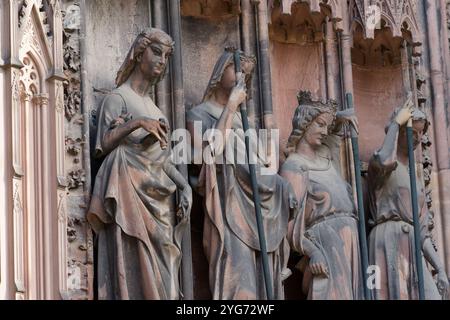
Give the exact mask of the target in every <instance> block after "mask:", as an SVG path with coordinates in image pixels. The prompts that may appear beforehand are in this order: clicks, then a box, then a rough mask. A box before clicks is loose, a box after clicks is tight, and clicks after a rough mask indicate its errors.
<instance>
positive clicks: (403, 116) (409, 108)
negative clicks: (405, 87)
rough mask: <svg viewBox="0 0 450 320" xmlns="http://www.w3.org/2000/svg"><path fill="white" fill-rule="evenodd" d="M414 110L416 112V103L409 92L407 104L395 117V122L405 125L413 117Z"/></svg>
mask: <svg viewBox="0 0 450 320" xmlns="http://www.w3.org/2000/svg"><path fill="white" fill-rule="evenodd" d="M413 112H414V103H413V99H412V95H411V94H409V95H408V99H407V100H406V102H405V104H404V105H403V107H402V108H401V109H400V111H399V112H398V114H397V116H396V117H395V122H397V123H398V125H399V126H403V125H405V124H406V123H407V122H408V121H409V119H411V118H412V114H413Z"/></svg>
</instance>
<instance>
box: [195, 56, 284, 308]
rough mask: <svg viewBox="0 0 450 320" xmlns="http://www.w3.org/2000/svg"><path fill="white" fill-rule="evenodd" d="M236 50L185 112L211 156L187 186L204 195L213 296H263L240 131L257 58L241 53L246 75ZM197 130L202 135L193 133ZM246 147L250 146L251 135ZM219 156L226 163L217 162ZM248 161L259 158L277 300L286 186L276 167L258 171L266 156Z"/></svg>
mask: <svg viewBox="0 0 450 320" xmlns="http://www.w3.org/2000/svg"><path fill="white" fill-rule="evenodd" d="M234 52H235V50H233V49H226V50H225V52H224V53H223V54H222V56H221V57H220V58H219V60H218V61H217V63H216V65H215V67H214V71H213V73H212V76H211V80H210V82H209V84H208V87H207V89H206V93H205V95H204V99H203V102H202V103H201V104H200V105H198V106H196V107H194V108H193V109H192V110H190V111H189V113H188V115H187V126H188V129H189V130H190V132H191V136H192V137H196V136H197V137H198V136H200V137H203V136H206V139H204V140H207V141H205V142H203V143H202V141H201V140H202V139H194V148H195V149H196V150H198V151H199V153H200V154H204V155H205V156H206V157H207V156H208V155H213V156H212V157H213V159H212V160H214V161H208V159H206V158H205V159H204V160H205V161H204V162H203V164H202V165H201V166H199V167H200V168H197V169H199V170H198V172H196V173H193V174H192V179H191V183H192V184H193V186H194V187H195V189H196V190H197V191H199V193H200V194H202V195H203V199H204V203H203V205H204V209H205V218H204V226H203V247H204V252H205V255H206V258H207V259H208V262H209V284H210V289H211V293H212V296H213V299H224V300H232V299H251V300H255V299H266V292H265V285H264V273H263V268H262V259H261V249H260V245H259V240H258V239H259V238H258V231H257V224H256V218H255V207H254V203H253V190H252V185H251V180H250V174H249V168H248V164H247V162H246V161H245V159H246V157H245V152H246V147H245V143H244V141H245V133H244V132H243V130H242V128H243V126H242V119H241V116H240V113H239V105H240V104H241V103H242V102H244V101H245V99H246V88H248V89H250V83H251V81H250V80H251V75H252V73H253V69H254V67H255V63H256V61H255V59H254V58H252V57H249V56H246V55H244V54H241V60H242V69H243V73H242V74H236V72H235V67H234V61H233V57H234ZM236 80H238V81H236ZM236 82H238V83H237V84H236ZM269 118H270V117H269ZM196 124H199V126H196ZM196 127H199V128H200V130H199V131H201V132H196V129H195V128H196ZM253 128H254V127H253ZM208 132H209V133H214V132H215V133H216V137H217V136H221V137H222V139H221V140H222V141H221V142H218V141H219V140H220V139H219V140H213V139H207V138H208V137H209V133H208ZM250 144H251V145H254V144H255V139H251V143H250ZM253 150H254V151H256V149H254V148H253ZM251 155H253V153H251ZM220 157H222V160H223V162H220V161H216V159H219V158H220ZM251 158H252V159H255V160H256V161H255V164H256V167H257V176H258V177H257V180H258V187H259V190H258V192H259V193H260V196H261V208H262V218H263V224H264V230H265V235H266V243H267V251H268V255H269V269H270V273H271V275H272V278H273V288H274V297H275V299H282V298H283V297H284V293H283V291H284V289H283V285H282V280H283V277H285V276H286V275H287V274H288V272H286V271H287V270H286V265H287V259H288V258H289V247H288V245H287V242H286V241H284V239H285V236H286V232H287V224H288V219H289V214H290V208H289V205H290V202H289V196H290V195H291V193H290V192H289V191H290V190H291V189H290V186H289V185H288V183H287V182H286V181H284V180H283V179H282V178H281V177H280V176H279V175H278V174H276V170H274V171H275V172H272V174H261V169H262V168H264V166H267V165H268V163H267V158H266V157H265V156H264V154H262V155H261V154H259V155H256V156H255V157H252V156H251ZM239 159H240V160H241V161H239ZM242 160H243V161H242Z"/></svg>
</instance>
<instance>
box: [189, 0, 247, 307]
mask: <svg viewBox="0 0 450 320" xmlns="http://www.w3.org/2000/svg"><path fill="white" fill-rule="evenodd" d="M231 3H232V1H192V0H187V1H181V9H182V12H181V14H182V20H181V24H182V34H183V39H182V48H183V50H182V52H183V77H184V78H183V80H184V97H185V104H186V111H188V110H189V109H191V108H192V107H194V106H195V105H198V104H200V103H201V102H202V99H203V94H204V92H205V90H206V87H207V85H208V82H209V78H210V76H211V73H212V70H213V69H214V65H215V63H216V61H217V59H218V58H219V57H220V55H221V54H222V53H223V50H224V48H225V47H227V46H233V47H239V46H240V35H239V17H238V16H237V15H236V14H235V13H236V12H238V9H239V8H234V9H233V7H230V5H231ZM206 4H207V6H206ZM231 9H233V10H234V11H233V10H231ZM230 10H231V11H230ZM199 30H201V32H199ZM194 197H195V198H194V206H193V208H192V213H191V236H192V263H193V271H194V274H193V285H194V297H195V299H211V293H210V290H209V279H208V262H207V260H206V258H205V256H204V254H203V243H202V241H203V240H202V239H203V217H204V213H203V208H202V206H201V203H202V200H201V198H200V197H199V196H198V195H196V194H195V193H194Z"/></svg>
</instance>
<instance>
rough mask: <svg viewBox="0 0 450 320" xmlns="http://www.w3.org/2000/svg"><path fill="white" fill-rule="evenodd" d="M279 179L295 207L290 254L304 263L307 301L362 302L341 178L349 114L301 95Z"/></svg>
mask: <svg viewBox="0 0 450 320" xmlns="http://www.w3.org/2000/svg"><path fill="white" fill-rule="evenodd" d="M298 100H299V106H298V107H297V109H296V111H295V115H294V119H293V121H292V126H293V129H292V133H291V135H290V137H289V140H288V145H287V149H286V156H287V160H286V162H285V163H284V164H283V166H282V168H281V175H282V176H283V177H284V178H286V179H287V180H288V181H289V182H290V183H291V185H292V187H293V189H294V191H295V193H296V198H297V201H298V203H299V205H298V208H297V211H296V213H295V216H294V218H293V219H292V220H291V221H290V223H289V231H288V240H289V242H290V245H291V248H292V249H293V250H294V251H296V252H298V253H299V254H301V255H302V256H303V257H302V259H301V260H300V262H299V263H298V265H297V268H298V269H300V270H301V271H302V273H303V283H302V289H303V291H304V293H305V294H306V295H307V296H308V299H311V300H338V299H339V300H342V299H348V300H359V299H362V298H363V297H364V291H363V289H364V287H363V274H362V270H361V264H360V250H359V235H358V222H357V211H356V208H355V204H354V201H353V198H352V192H351V188H350V185H349V184H348V183H347V182H346V181H345V180H344V179H343V178H342V176H341V174H340V170H339V168H340V164H339V163H340V161H339V160H340V159H339V148H340V144H341V141H342V135H341V134H340V132H342V131H343V130H342V128H343V127H344V126H345V125H352V126H353V127H354V128H355V129H356V130H358V121H357V119H356V116H355V114H354V110H353V109H347V110H345V111H337V105H336V102H334V101H332V100H331V101H327V102H321V101H315V100H313V99H312V97H311V94H310V93H309V92H300V94H299V96H298Z"/></svg>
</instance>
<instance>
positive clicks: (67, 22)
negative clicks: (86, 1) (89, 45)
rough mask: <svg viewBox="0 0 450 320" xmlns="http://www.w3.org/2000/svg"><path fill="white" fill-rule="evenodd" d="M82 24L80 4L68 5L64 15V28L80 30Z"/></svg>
mask: <svg viewBox="0 0 450 320" xmlns="http://www.w3.org/2000/svg"><path fill="white" fill-rule="evenodd" d="M80 24H81V16H80V6H79V5H77V4H74V5H71V6H69V7H67V9H66V12H65V16H64V29H66V30H78V29H80Z"/></svg>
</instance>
